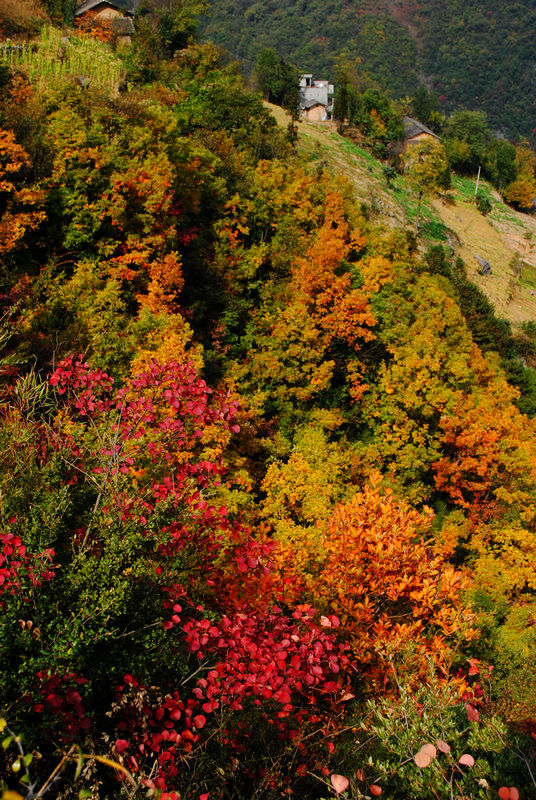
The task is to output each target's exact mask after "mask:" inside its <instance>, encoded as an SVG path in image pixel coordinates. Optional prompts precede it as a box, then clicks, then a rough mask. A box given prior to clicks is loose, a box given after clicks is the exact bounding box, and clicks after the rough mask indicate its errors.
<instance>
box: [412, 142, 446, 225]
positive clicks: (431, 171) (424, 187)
mask: <svg viewBox="0 0 536 800" xmlns="http://www.w3.org/2000/svg"><path fill="white" fill-rule="evenodd" d="M404 168H405V175H406V180H407V181H408V183H409V185H410V186H411V188H412V189H413V191H414V192H415V194H416V195H417V216H416V218H415V232H416V233H418V232H419V223H420V217H421V204H422V200H423V197H425V196H427V195H434V194H437V193H438V192H439V191H440V189H441V187H442V186H444V185H445V181H446V176H447V175H448V162H447V156H446V153H445V148H444V147H443V145H442V144H441V143H440V142H438V141H436V140H435V139H427V140H425V141H423V142H420V143H419V144H416V145H411V146H410V147H408V150H407V153H406V156H405V159H404Z"/></svg>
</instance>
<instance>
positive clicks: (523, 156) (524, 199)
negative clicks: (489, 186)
mask: <svg viewBox="0 0 536 800" xmlns="http://www.w3.org/2000/svg"><path fill="white" fill-rule="evenodd" d="M535 164H536V156H535V155H534V153H533V151H532V150H531V148H530V145H529V143H528V142H527V140H526V139H525V140H524V141H522V142H521V143H520V144H519V145H518V146H517V147H516V158H515V167H516V177H515V179H514V180H513V181H512V182H511V183H509V184H508V186H506V188H505V190H504V193H503V194H504V199H505V200H506V202H507V203H511V204H512V205H514V206H516V207H518V208H523V209H526V208H532V206H533V203H534V197H535V195H536V178H535V176H534V166H535Z"/></svg>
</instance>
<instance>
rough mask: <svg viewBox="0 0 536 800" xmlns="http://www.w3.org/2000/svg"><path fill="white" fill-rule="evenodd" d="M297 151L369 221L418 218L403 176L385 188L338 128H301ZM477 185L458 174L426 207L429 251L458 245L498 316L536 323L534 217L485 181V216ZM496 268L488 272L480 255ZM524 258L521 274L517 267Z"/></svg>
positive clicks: (281, 117)
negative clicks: (322, 166)
mask: <svg viewBox="0 0 536 800" xmlns="http://www.w3.org/2000/svg"><path fill="white" fill-rule="evenodd" d="M266 105H267V107H268V108H270V111H271V113H272V114H273V115H274V116H275V118H276V119H277V120H278V122H279V124H280V125H282V126H286V125H288V123H289V122H290V117H289V116H288V115H287V114H286V113H285V112H284V111H283V110H282V109H280V108H278V107H277V106H273V105H270V104H268V103H267V104H266ZM298 143H299V147H300V148H301V149H302V150H303V151H304V152H306V153H308V154H309V155H310V156H312V157H313V158H314V159H317V160H318V161H319V162H321V163H326V164H328V165H329V167H330V168H331V169H333V170H334V171H335V172H338V173H339V174H341V175H344V176H345V177H346V178H347V179H349V180H350V181H351V182H352V185H353V187H354V189H355V192H356V196H357V197H358V198H359V200H360V201H361V202H362V203H363V204H365V206H366V207H367V209H368V213H369V214H370V216H371V218H372V219H374V220H375V221H376V222H378V223H380V224H383V225H389V226H395V227H396V226H402V227H403V226H406V225H411V224H413V221H414V211H415V209H414V200H413V197H412V193H411V191H410V190H409V189H408V187H407V186H406V184H405V181H404V178H403V177H401V176H398V177H397V178H396V179H395V181H394V182H393V185H392V187H390V186H389V185H388V184H387V181H386V179H385V176H384V174H383V171H382V164H381V162H379V161H377V160H376V159H375V158H373V157H372V156H371V155H370V153H369V152H367V150H366V149H364V148H362V147H359V146H358V145H357V144H354V143H353V142H352V141H350V140H349V139H347V138H345V137H344V136H341V135H340V134H339V133H338V132H337V126H336V125H335V124H334V123H329V122H328V123H311V122H305V121H303V120H301V121H300V122H299V123H298ZM474 190H475V182H474V181H472V180H470V179H468V178H463V177H458V176H455V177H454V178H453V185H452V188H451V190H450V191H449V192H448V193H447V194H446V195H445V196H444V197H442V198H441V199H434V200H432V201H431V202H429V203H428V204H427V206H426V210H425V215H424V219H423V228H424V236H423V238H422V241H421V248H422V249H423V251H424V250H425V249H426V248H427V247H429V246H432V245H434V244H441V245H443V246H445V247H447V249H448V250H450V249H451V248H452V252H453V253H454V254H455V255H456V256H460V257H461V258H462V259H463V260H464V262H465V264H466V268H467V273H468V276H469V277H470V279H471V281H472V282H474V283H475V284H476V285H477V286H478V287H479V288H480V289H481V290H482V291H483V292H484V293H485V294H486V295H487V297H488V298H489V299H490V301H491V302H492V303H493V305H494V307H495V308H496V310H497V314H498V315H499V316H500V317H502V318H503V319H506V320H508V321H509V322H510V323H512V325H513V326H514V328H516V327H519V325H520V324H521V323H523V322H530V321H531V320H534V319H536V218H535V217H534V216H532V215H530V214H523V213H521V212H518V211H515V210H514V209H513V208H511V207H509V206H507V205H506V204H505V203H504V202H503V200H502V199H501V197H500V195H499V194H498V193H497V192H496V191H495V190H494V189H493V187H491V186H490V185H489V184H488V183H487V182H486V181H481V182H480V191H481V192H484V193H485V195H486V196H487V197H489V199H490V201H491V203H492V210H491V212H490V213H489V214H488V215H487V216H484V215H482V214H481V213H480V212H479V211H478V210H477V209H476V207H475V205H474V203H473V196H474ZM477 255H478V256H480V257H482V258H484V259H486V260H487V261H488V262H489V263H490V265H491V268H492V273H491V274H490V275H482V274H481V272H480V270H481V267H480V264H479V263H478V261H477V259H476V258H475V256H477ZM518 261H521V263H522V267H521V276H520V277H519V276H518V273H517V271H516V270H515V265H516V264H517V263H518Z"/></svg>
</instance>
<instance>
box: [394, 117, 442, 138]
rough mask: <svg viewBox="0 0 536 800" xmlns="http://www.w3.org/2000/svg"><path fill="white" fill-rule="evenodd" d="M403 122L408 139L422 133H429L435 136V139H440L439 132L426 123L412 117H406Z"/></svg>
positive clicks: (405, 135)
mask: <svg viewBox="0 0 536 800" xmlns="http://www.w3.org/2000/svg"><path fill="white" fill-rule="evenodd" d="M402 122H403V123H404V137H405V138H406V139H413V137H414V136H419V135H420V134H422V133H427V134H428V136H433V137H434V139H439V136H438V135H437V133H434V132H433V131H431V130H430V128H427V127H426V125H423V124H422V122H419V121H418V120H416V119H412V117H404V119H403V120H402Z"/></svg>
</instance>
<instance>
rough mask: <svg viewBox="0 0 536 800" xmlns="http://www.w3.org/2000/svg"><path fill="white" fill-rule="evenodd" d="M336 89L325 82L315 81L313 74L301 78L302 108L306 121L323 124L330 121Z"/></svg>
mask: <svg viewBox="0 0 536 800" xmlns="http://www.w3.org/2000/svg"><path fill="white" fill-rule="evenodd" d="M333 95H334V87H333V84H332V83H329V81H324V80H313V76H312V74H310V73H309V74H305V75H302V76H301V78H300V108H301V112H302V116H303V117H304V119H307V120H309V121H310V122H321V121H322V120H325V119H329V117H330V116H331V112H332V109H333Z"/></svg>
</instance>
